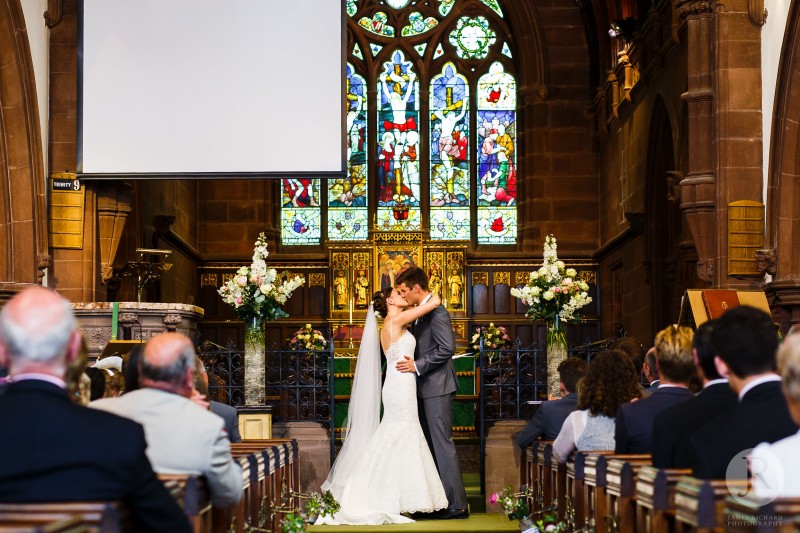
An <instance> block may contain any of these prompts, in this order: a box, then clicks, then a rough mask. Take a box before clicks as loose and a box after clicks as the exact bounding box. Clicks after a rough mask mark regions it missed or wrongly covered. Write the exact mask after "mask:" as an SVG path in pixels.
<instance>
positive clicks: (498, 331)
mask: <svg viewBox="0 0 800 533" xmlns="http://www.w3.org/2000/svg"><path fill="white" fill-rule="evenodd" d="M481 338H483V351H484V353H486V359H487V363H488V364H490V365H491V364H492V363H493V362H494V359H495V357H497V355H498V353H497V350H503V349H505V348H508V347H509V346H511V337H509V336H508V331H507V330H506V328H505V327H503V326H495V325H494V322H490V323H489V325H488V326H479V327H478V330H477V332H476V333H475V334H474V335H472V339H471V340H470V345H471V346H472V349H473V350H475V352H476V353H478V352H480V351H481Z"/></svg>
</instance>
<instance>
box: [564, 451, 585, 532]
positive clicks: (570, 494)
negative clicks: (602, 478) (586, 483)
mask: <svg viewBox="0 0 800 533" xmlns="http://www.w3.org/2000/svg"><path fill="white" fill-rule="evenodd" d="M585 461H586V453H585V452H580V451H578V452H575V453H573V454H572V457H570V459H569V460H568V461H567V501H566V509H565V510H564V519H565V520H566V521H567V522H568V523H569V524H570V526H571V528H572V529H580V528H582V527H583V526H584V525H585V524H586V515H585V511H586V508H585V503H584V501H583V497H584V489H583V477H584V464H585Z"/></svg>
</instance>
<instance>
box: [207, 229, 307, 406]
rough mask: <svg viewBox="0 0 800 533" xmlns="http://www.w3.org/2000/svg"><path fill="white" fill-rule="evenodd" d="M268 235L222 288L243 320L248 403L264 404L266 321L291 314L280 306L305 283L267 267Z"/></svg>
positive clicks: (237, 314) (223, 297)
mask: <svg viewBox="0 0 800 533" xmlns="http://www.w3.org/2000/svg"><path fill="white" fill-rule="evenodd" d="M268 255H269V252H268V251H267V239H266V236H265V235H264V233H263V232H262V233H261V234H260V235H259V236H258V240H257V241H256V243H255V249H254V250H253V262H252V264H251V265H250V266H249V267H248V266H243V267H241V268H240V269H239V270H237V271H236V274H234V275H233V277H232V278H231V279H229V280H228V281H226V282H225V284H223V286H222V287H221V288H220V289H219V295H220V296H222V301H224V302H225V303H227V304H230V305H231V306H232V307H233V312H234V313H236V316H237V317H239V319H240V320H242V321H243V322H244V325H245V335H244V351H245V379H244V381H245V383H244V393H245V405H264V399H265V398H264V364H265V361H264V322H266V321H268V320H276V319H278V318H283V317H286V316H289V315H288V314H287V313H286V312H285V311H284V310H283V309H282V308H281V306H282V305H283V304H285V303H286V301H287V300H288V299H289V297H290V296H291V295H292V293H293V292H294V290H295V289H297V288H298V287H300V286H301V285H302V284H303V283H305V279H304V278H303V277H302V276H294V277H289V275H288V274H287V273H283V274H278V272H277V271H276V270H275V269H274V268H269V267H267V263H266V261H265V259H266V257H267V256H268Z"/></svg>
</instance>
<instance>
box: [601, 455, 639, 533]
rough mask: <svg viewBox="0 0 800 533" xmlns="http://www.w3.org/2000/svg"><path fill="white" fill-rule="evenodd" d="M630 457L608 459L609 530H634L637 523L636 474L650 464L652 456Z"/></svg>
mask: <svg viewBox="0 0 800 533" xmlns="http://www.w3.org/2000/svg"><path fill="white" fill-rule="evenodd" d="M629 457H630V458H628V459H609V461H608V468H607V470H606V510H607V513H608V514H606V516H605V527H606V531H609V532H615V533H616V532H627V531H633V530H634V527H635V525H636V504H635V496H636V474H637V473H638V472H639V469H640V468H642V467H643V466H647V465H649V464H650V456H649V455H643V456H640V457H637V456H629Z"/></svg>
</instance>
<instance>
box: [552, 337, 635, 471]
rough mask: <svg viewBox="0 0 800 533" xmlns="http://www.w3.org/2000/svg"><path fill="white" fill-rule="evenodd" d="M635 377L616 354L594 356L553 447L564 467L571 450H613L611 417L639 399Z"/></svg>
mask: <svg viewBox="0 0 800 533" xmlns="http://www.w3.org/2000/svg"><path fill="white" fill-rule="evenodd" d="M641 393H642V391H641V388H640V387H639V375H638V372H637V371H636V369H635V368H634V366H633V363H631V360H630V358H629V357H628V356H627V355H626V354H625V353H624V352H622V351H620V350H612V351H610V352H603V353H600V354H598V355H597V356H595V357H594V359H592V362H591V363H589V369H588V370H587V373H586V377H585V378H583V379H582V380H581V381H580V382H579V383H578V406H577V408H578V409H579V410H578V411H573V412H572V413H571V414H570V415H569V416H568V417H567V419H566V420H565V421H564V425H563V426H562V427H561V431H560V432H559V434H558V437H557V438H556V440H555V442H554V443H553V452H554V453H555V456H556V459H557V460H558V461H559V462H561V463H564V462H566V461H567V459H568V458H569V455H570V454H571V453H572V452H573V451H574V450H576V449H577V450H613V449H614V416H615V415H616V413H617V410H618V409H619V406H620V405H622V404H624V403H627V402H630V401H631V400H632V399H634V398H639V397H640V395H641Z"/></svg>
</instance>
